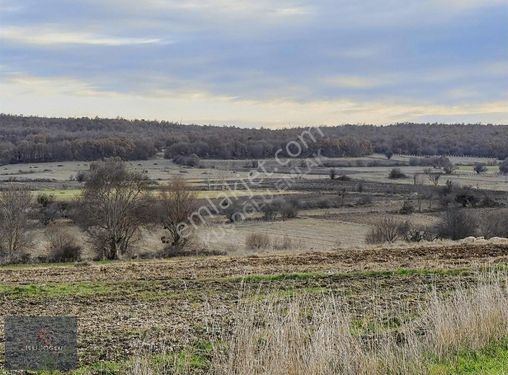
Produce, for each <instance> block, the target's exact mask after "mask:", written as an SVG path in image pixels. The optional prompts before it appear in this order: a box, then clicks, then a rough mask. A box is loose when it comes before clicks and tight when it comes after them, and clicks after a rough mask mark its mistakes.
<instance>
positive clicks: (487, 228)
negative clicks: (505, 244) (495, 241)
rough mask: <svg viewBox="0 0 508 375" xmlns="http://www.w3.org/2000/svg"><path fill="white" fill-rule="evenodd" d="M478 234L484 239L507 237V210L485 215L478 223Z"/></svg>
mask: <svg viewBox="0 0 508 375" xmlns="http://www.w3.org/2000/svg"><path fill="white" fill-rule="evenodd" d="M480 232H481V235H482V236H484V237H485V238H492V237H508V210H506V209H503V210H495V211H492V212H489V213H486V214H485V215H484V216H483V217H482V218H481V221H480Z"/></svg>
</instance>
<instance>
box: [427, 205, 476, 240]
mask: <svg viewBox="0 0 508 375" xmlns="http://www.w3.org/2000/svg"><path fill="white" fill-rule="evenodd" d="M477 227H478V223H477V220H476V218H475V217H474V216H472V215H470V214H468V213H467V212H466V211H465V210H463V209H449V210H447V211H446V213H445V214H444V216H443V218H442V219H441V222H440V223H439V224H438V225H437V226H436V233H437V236H438V237H440V238H449V239H452V240H460V239H462V238H466V237H469V236H474V235H476V231H477Z"/></svg>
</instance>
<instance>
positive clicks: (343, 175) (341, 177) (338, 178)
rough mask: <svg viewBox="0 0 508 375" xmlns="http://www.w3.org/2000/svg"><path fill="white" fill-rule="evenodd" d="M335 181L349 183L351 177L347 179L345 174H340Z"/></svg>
mask: <svg viewBox="0 0 508 375" xmlns="http://www.w3.org/2000/svg"><path fill="white" fill-rule="evenodd" d="M337 180H339V181H351V177H349V176H348V175H346V174H341V175H340V176H339V177H337Z"/></svg>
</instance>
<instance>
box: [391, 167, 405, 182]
mask: <svg viewBox="0 0 508 375" xmlns="http://www.w3.org/2000/svg"><path fill="white" fill-rule="evenodd" d="M406 177H407V176H406V175H405V174H404V173H402V171H401V170H400V168H393V169H392V170H391V171H390V174H389V175H388V178H390V179H392V180H395V179H398V178H406Z"/></svg>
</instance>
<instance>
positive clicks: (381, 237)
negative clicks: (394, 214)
mask: <svg viewBox="0 0 508 375" xmlns="http://www.w3.org/2000/svg"><path fill="white" fill-rule="evenodd" d="M400 232H401V224H400V223H399V222H398V221H397V220H395V219H394V218H391V217H384V218H382V219H381V220H380V221H379V222H378V223H376V224H375V225H374V227H373V228H372V229H371V230H370V231H369V232H368V233H367V237H366V238H365V240H366V241H367V243H369V244H378V243H385V242H395V241H396V240H397V239H398V238H399V236H400Z"/></svg>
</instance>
